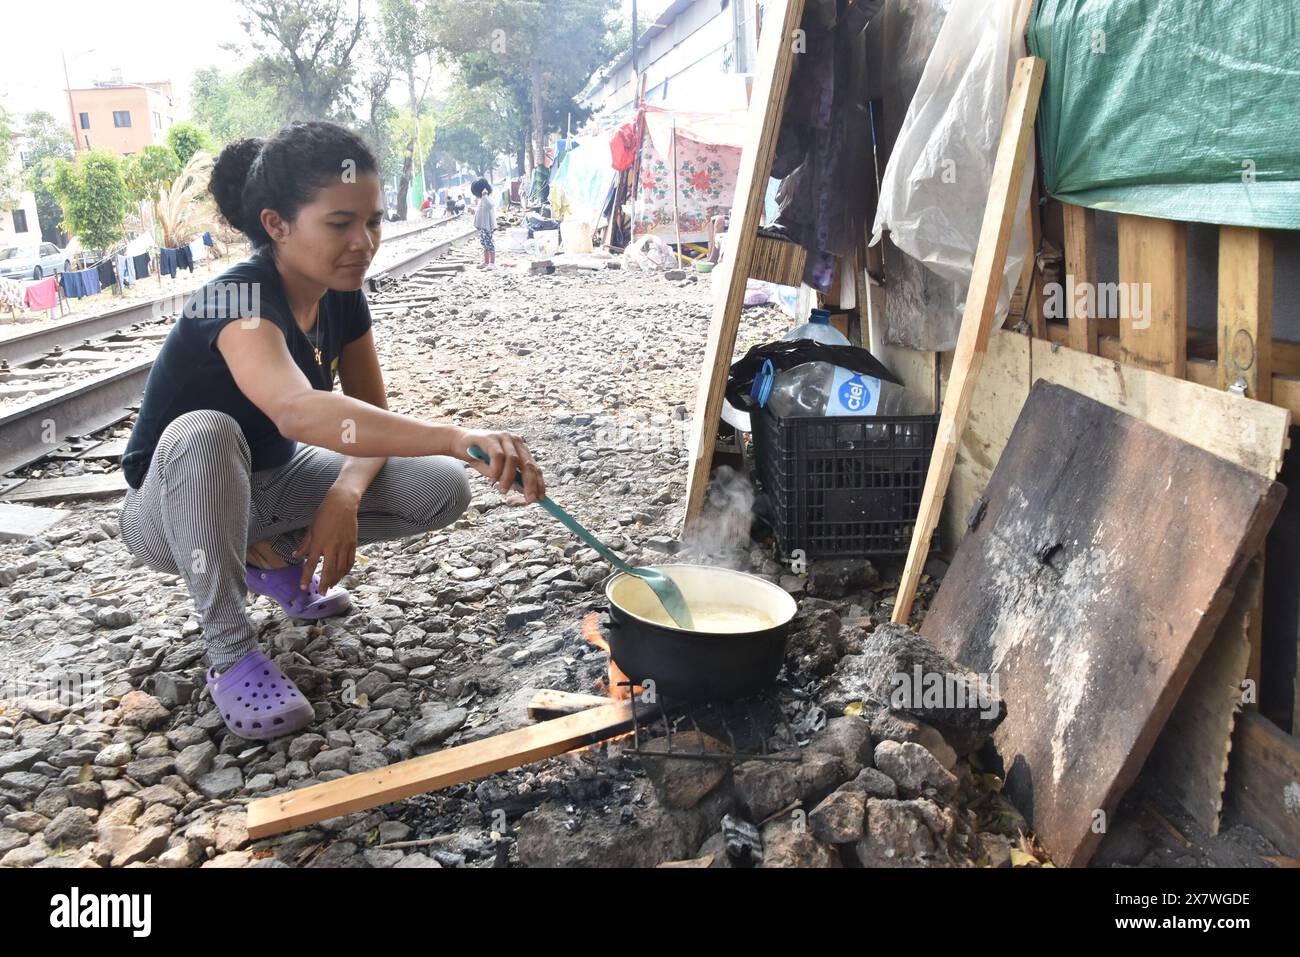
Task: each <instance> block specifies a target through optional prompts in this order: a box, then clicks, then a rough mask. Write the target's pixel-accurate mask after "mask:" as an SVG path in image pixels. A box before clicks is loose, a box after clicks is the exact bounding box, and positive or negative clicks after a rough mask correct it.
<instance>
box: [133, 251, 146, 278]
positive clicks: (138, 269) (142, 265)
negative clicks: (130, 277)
mask: <svg viewBox="0 0 1300 957" xmlns="http://www.w3.org/2000/svg"><path fill="white" fill-rule="evenodd" d="M131 271H132V272H133V273H134V274H135V278H136V279H137V280H139V279H145V278H147V277H148V276H149V254H148V253H141V254H140V255H138V256H132V257H131Z"/></svg>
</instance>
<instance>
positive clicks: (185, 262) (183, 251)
mask: <svg viewBox="0 0 1300 957" xmlns="http://www.w3.org/2000/svg"><path fill="white" fill-rule="evenodd" d="M175 252H176V270H177V272H179V271H180V270H182V269H188V270H189V271H190V272H194V254H193V253H191V252H190V247H189V246H178V247H177V248H176V250H175Z"/></svg>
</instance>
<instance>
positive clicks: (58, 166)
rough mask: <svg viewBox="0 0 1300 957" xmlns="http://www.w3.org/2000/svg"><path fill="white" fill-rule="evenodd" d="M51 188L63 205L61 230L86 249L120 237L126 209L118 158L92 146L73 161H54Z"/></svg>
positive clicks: (126, 203) (126, 196)
mask: <svg viewBox="0 0 1300 957" xmlns="http://www.w3.org/2000/svg"><path fill="white" fill-rule="evenodd" d="M54 162H55V169H54V176H53V178H52V181H51V184H50V185H51V189H52V190H53V192H54V195H55V197H56V198H57V199H58V202H59V205H61V206H62V207H63V212H64V219H63V222H62V223H61V224H60V225H61V227H62V228H63V229H65V230H66V231H68V232H70V233H72V234H73V235H74V236H76V237H77V238H78V239H80V240H81V243H82V245H83V246H85V247H86V248H88V249H106V248H108V247H109V246H111V245H113V243H115V242H117V241H118V240H119V239H121V238H122V236H123V230H122V220H123V217H124V216H125V215H126V212H127V210H128V208H129V205H128V203H129V200H128V195H127V189H126V180H125V178H124V176H123V173H122V165H123V164H122V161H121V160H119V159H118V158H117V157H116V156H114V155H113V154H112V153H110V152H108V151H107V150H105V149H101V148H98V147H96V148H95V149H92V150H87V151H85V152H83V153H80V154H79V155H78V156H77V159H76V161H75V162H68V161H67V160H55V161H54Z"/></svg>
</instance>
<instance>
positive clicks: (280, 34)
mask: <svg viewBox="0 0 1300 957" xmlns="http://www.w3.org/2000/svg"><path fill="white" fill-rule="evenodd" d="M361 6H362V0H356V4H355V7H356V12H355V14H351V13H349V11H350V10H351V6H350V5H349V4H348V3H347V2H346V0H243V7H244V15H243V17H242V18H241V19H240V25H241V26H243V28H244V31H245V32H246V33H247V34H248V35H249V37H250V38H251V40H252V43H253V48H254V50H256V51H257V54H258V56H257V59H256V60H255V61H254V63H253V65H252V70H253V74H254V76H256V77H257V79H258V80H259V81H261V82H263V83H265V84H266V85H267V86H269V87H270V88H271V89H272V90H274V91H275V94H276V97H277V100H278V102H280V103H281V104H282V108H283V118H284V119H287V120H323V119H329V118H330V117H331V116H332V115H334V112H335V110H336V109H338V108H339V107H340V105H341V101H343V100H345V98H346V96H347V93H348V90H349V88H350V86H351V85H352V76H353V63H352V54H353V51H354V50H355V49H356V46H357V43H358V42H359V41H360V39H361V37H362V34H363V33H364V32H365V18H364V17H363V16H362V15H361Z"/></svg>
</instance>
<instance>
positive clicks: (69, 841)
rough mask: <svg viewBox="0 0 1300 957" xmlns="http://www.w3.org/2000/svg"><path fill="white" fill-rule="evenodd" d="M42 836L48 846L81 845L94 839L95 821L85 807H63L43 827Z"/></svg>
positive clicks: (70, 846)
mask: <svg viewBox="0 0 1300 957" xmlns="http://www.w3.org/2000/svg"><path fill="white" fill-rule="evenodd" d="M44 837H45V843H46V844H48V845H49V846H50V847H58V846H59V845H63V847H65V848H73V847H81V845H83V844H89V843H90V842H91V841H93V840H94V839H95V823H94V822H93V821H91V819H90V815H89V814H87V813H86V810H85V808H80V807H70V808H65V809H64V810H62V811H60V812H59V813H58V815H56V816H55V818H54V820H52V821H51V822H50V823H49V825H48V826H47V827H46V828H45V832H44Z"/></svg>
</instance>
